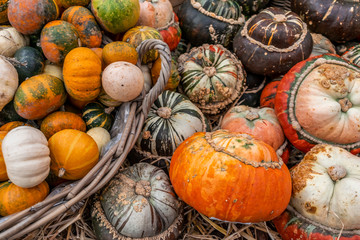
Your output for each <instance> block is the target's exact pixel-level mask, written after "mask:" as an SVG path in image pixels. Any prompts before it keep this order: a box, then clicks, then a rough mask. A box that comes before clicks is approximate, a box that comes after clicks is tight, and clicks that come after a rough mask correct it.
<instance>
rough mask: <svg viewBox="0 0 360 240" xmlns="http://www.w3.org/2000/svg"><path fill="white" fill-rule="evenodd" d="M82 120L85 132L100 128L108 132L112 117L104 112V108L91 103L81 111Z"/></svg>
mask: <svg viewBox="0 0 360 240" xmlns="http://www.w3.org/2000/svg"><path fill="white" fill-rule="evenodd" d="M82 118H83V120H84V121H85V123H86V128H87V130H89V129H91V128H94V127H102V128H105V129H106V130H108V131H110V128H111V126H112V124H113V120H114V117H113V116H112V115H111V114H109V113H107V112H106V109H105V108H104V106H103V105H102V104H100V103H97V102H91V103H88V104H86V105H85V107H84V108H83V109H82Z"/></svg>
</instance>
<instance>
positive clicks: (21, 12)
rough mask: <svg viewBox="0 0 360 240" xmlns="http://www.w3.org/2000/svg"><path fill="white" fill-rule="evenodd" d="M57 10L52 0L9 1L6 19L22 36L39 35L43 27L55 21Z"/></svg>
mask: <svg viewBox="0 0 360 240" xmlns="http://www.w3.org/2000/svg"><path fill="white" fill-rule="evenodd" d="M58 15H59V9H58V7H57V5H56V3H55V1H54V0H11V1H9V6H8V18H9V22H10V24H11V26H13V27H14V28H16V30H18V31H19V32H21V33H22V34H26V35H29V34H34V33H39V32H40V31H41V29H42V28H43V27H44V25H45V24H46V23H48V22H51V21H53V20H55V19H57V17H58Z"/></svg>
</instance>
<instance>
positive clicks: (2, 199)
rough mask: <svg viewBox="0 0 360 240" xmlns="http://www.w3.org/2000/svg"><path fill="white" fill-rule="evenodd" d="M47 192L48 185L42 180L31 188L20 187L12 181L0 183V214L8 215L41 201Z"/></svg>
mask: <svg viewBox="0 0 360 240" xmlns="http://www.w3.org/2000/svg"><path fill="white" fill-rule="evenodd" d="M48 194H49V185H48V184H47V182H46V181H43V182H42V183H40V184H39V185H37V186H35V187H32V188H22V187H18V186H16V185H15V184H14V183H11V182H10V181H8V182H3V183H0V215H1V216H8V215H10V214H13V213H17V212H20V211H22V210H25V209H27V208H29V207H31V206H33V205H35V204H36V203H38V202H41V201H43V200H44V199H45V198H46V196H47V195H48Z"/></svg>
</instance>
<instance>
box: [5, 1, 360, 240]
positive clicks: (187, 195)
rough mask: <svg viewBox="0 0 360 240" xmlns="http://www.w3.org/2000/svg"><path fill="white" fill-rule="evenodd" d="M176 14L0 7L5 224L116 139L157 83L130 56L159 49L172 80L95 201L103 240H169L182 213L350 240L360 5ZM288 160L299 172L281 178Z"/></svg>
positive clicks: (358, 147) (282, 5)
mask: <svg viewBox="0 0 360 240" xmlns="http://www.w3.org/2000/svg"><path fill="white" fill-rule="evenodd" d="M1 4H2V5H1ZM1 6H6V7H3V8H1ZM173 10H174V9H173V8H172V5H171V3H170V2H169V1H168V0H146V1H143V0H140V1H138V0H92V1H91V2H90V1H89V0H71V1H69V0H10V1H6V0H0V23H6V22H8V23H9V25H8V26H2V27H0V54H1V56H0V84H1V85H0V109H1V112H0V125H1V126H0V139H1V140H0V143H1V150H2V151H1V155H0V181H4V182H3V183H2V185H0V196H2V197H0V215H1V216H6V215H9V214H12V213H15V212H18V211H21V210H22V209H25V208H28V207H31V206H32V205H34V204H35V203H37V202H39V201H42V200H43V199H45V198H46V196H47V195H48V193H49V186H48V183H49V184H50V187H55V186H57V185H58V184H59V183H62V182H64V181H69V180H70V181H74V180H78V179H81V178H82V177H84V176H85V175H86V174H87V173H88V172H89V171H90V169H91V168H92V167H93V166H94V165H95V164H96V163H97V161H98V160H99V156H100V154H101V152H104V149H105V147H106V145H107V144H108V143H109V141H110V139H111V137H114V136H112V135H111V134H110V133H109V131H110V132H111V128H112V125H113V121H114V112H116V110H115V111H114V109H117V108H118V107H119V106H120V105H121V104H122V103H124V102H129V101H132V100H134V99H136V98H137V97H138V96H139V95H141V94H144V93H146V92H148V91H149V90H150V89H151V87H152V86H153V84H155V83H156V81H157V79H158V77H159V74H160V70H161V59H160V58H159V53H158V52H157V51H153V50H152V51H149V52H148V53H147V54H146V55H145V56H144V57H143V58H142V59H140V61H138V52H137V51H136V47H137V46H138V45H139V44H140V43H141V42H142V41H144V40H145V39H159V40H163V41H164V42H166V43H167V44H168V46H169V48H170V50H171V51H172V66H171V76H170V79H169V80H168V83H167V85H166V86H165V89H164V91H163V92H162V93H161V94H160V96H159V97H158V98H157V100H156V101H155V102H154V104H153V105H152V107H151V109H150V112H149V114H148V117H147V119H146V121H145V123H144V126H143V128H142V131H141V133H140V136H139V137H138V139H137V142H136V144H135V146H134V148H133V149H132V151H131V153H130V154H129V156H128V160H129V162H130V163H131V166H130V167H128V168H126V169H124V170H122V171H120V172H119V173H118V174H117V175H116V176H115V177H114V178H113V179H112V180H111V181H110V182H109V183H108V185H107V186H106V187H105V188H103V189H102V190H101V191H99V192H98V193H97V194H96V195H95V196H94V197H93V198H92V204H91V216H92V221H93V230H94V232H95V233H96V235H97V237H98V238H99V239H119V238H124V237H125V238H130V239H131V238H136V239H139V238H140V239H141V238H151V239H176V238H178V237H179V236H180V235H181V229H182V227H181V226H182V224H183V222H184V219H183V212H182V209H183V206H184V203H185V204H188V205H190V206H191V207H193V208H194V209H196V210H197V211H199V212H200V213H202V214H204V215H206V216H208V217H209V218H211V219H214V220H221V221H229V222H237V223H238V222H240V223H256V222H263V221H273V223H274V225H275V227H276V229H277V231H278V232H279V234H280V235H281V237H282V238H283V239H285V240H290V239H310V238H317V239H328V238H335V237H338V239H358V238H360V224H359V221H358V219H360V195H359V193H360V187H359V186H360V184H359V181H360V180H359V179H360V176H359V174H360V159H359V157H358V156H357V155H356V154H358V153H360V127H359V126H360V112H359V104H360V100H359V99H360V90H359V89H360V88H359V87H360V61H359V60H358V59H359V56H360V51H359V49H360V45H358V42H356V41H357V40H360V33H359V32H358V29H360V26H359V25H360V4H359V3H358V2H357V1H353V2H352V1H331V0H323V1H318V0H313V1H306V0H270V1H269V0H259V1H253V0H227V1H223V0H185V1H184V2H183V3H182V5H181V6H180V8H179V9H178V11H177V13H175V12H174V11H173ZM359 31H360V30H359ZM181 38H182V39H181ZM334 44H335V45H336V47H335V45H334ZM29 45H30V46H29ZM344 49H345V50H344ZM138 62H139V63H141V66H137V65H135V64H137V63H138ZM294 149H297V150H299V151H301V152H303V153H304V156H303V159H302V160H301V161H300V162H298V163H297V165H296V166H292V167H291V169H290V170H289V168H288V166H287V164H288V159H289V158H290V157H291V155H292V151H293V150H294ZM149 163H153V164H149ZM8 179H9V180H10V181H7V180H8Z"/></svg>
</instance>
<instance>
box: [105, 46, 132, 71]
mask: <svg viewBox="0 0 360 240" xmlns="http://www.w3.org/2000/svg"><path fill="white" fill-rule="evenodd" d="M102 57H103V59H104V63H105V65H106V66H107V65H109V64H111V63H113V62H117V61H126V62H129V63H132V64H136V63H137V60H138V53H137V51H136V48H135V47H134V45H132V44H130V43H127V42H123V41H116V42H112V43H108V44H106V45H105V47H104V49H103V52H102Z"/></svg>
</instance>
